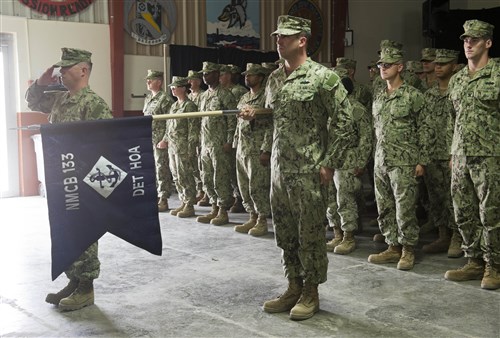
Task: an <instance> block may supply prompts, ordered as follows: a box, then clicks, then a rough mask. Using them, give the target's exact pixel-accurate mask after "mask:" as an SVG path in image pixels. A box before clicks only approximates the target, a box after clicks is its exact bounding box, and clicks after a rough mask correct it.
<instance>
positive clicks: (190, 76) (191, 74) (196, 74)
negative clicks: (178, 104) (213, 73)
mask: <svg viewBox="0 0 500 338" xmlns="http://www.w3.org/2000/svg"><path fill="white" fill-rule="evenodd" d="M187 79H188V80H194V79H200V80H201V74H200V72H197V71H195V70H188V75H187Z"/></svg>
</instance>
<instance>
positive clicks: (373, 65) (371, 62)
mask: <svg viewBox="0 0 500 338" xmlns="http://www.w3.org/2000/svg"><path fill="white" fill-rule="evenodd" d="M367 68H368V69H371V68H377V61H375V60H372V61H370V63H369V64H368V67H367Z"/></svg>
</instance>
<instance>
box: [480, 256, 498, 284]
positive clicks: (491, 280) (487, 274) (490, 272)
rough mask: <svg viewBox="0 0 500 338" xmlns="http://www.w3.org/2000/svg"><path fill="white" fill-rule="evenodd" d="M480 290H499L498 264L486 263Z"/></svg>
mask: <svg viewBox="0 0 500 338" xmlns="http://www.w3.org/2000/svg"><path fill="white" fill-rule="evenodd" d="M481 288H482V289H487V290H496V289H500V264H495V263H491V262H488V263H486V269H485V270H484V276H483V279H482V280H481Z"/></svg>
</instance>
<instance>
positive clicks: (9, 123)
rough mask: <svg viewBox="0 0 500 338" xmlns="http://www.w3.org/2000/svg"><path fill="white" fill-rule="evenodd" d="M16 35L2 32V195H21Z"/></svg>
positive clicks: (1, 196) (0, 171)
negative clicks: (16, 91)
mask: <svg viewBox="0 0 500 338" xmlns="http://www.w3.org/2000/svg"><path fill="white" fill-rule="evenodd" d="M14 62H15V59H14V35H13V34H8V33H0V198H3V197H12V196H18V195H19V168H18V167H19V165H18V145H17V131H16V126H17V123H16V104H15V97H16V93H15V88H16V86H15V83H16V81H15V78H14V75H15V72H14V70H15V69H17V66H16V65H15V63H14Z"/></svg>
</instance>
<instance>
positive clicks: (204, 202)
mask: <svg viewBox="0 0 500 338" xmlns="http://www.w3.org/2000/svg"><path fill="white" fill-rule="evenodd" d="M197 204H198V206H200V207H209V206H210V199H209V198H208V195H207V193H205V195H203V198H202V199H201V200H199V201H198V203H197Z"/></svg>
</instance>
